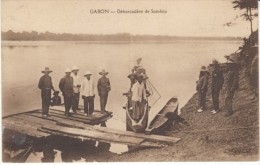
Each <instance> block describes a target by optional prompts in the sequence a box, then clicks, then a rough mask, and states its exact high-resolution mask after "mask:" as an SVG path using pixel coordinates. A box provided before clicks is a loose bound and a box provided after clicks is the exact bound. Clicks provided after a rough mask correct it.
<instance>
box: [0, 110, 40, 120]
mask: <svg viewBox="0 0 260 165" xmlns="http://www.w3.org/2000/svg"><path fill="white" fill-rule="evenodd" d="M36 111H41V110H40V109H36V110H32V111H26V112H21V113H16V114H12V115H7V116H4V117H2V119H5V118H8V117H12V116H16V115H19V114H25V113H31V112H36Z"/></svg>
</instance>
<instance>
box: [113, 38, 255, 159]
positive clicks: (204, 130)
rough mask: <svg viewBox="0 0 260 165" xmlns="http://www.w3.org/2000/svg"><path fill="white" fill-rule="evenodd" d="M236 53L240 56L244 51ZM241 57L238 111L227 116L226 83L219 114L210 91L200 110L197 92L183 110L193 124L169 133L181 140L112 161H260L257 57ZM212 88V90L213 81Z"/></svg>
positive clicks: (248, 52) (235, 101)
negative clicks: (254, 71)
mask: <svg viewBox="0 0 260 165" xmlns="http://www.w3.org/2000/svg"><path fill="white" fill-rule="evenodd" d="M256 35H257V34H256ZM242 51H246V54H245V58H248V57H249V59H250V57H251V56H253V55H252V54H253V53H256V52H254V51H252V48H249V49H248V48H246V47H245V46H244V47H243V48H242ZM233 56H240V54H236V55H233ZM256 56H258V54H257V55H256ZM237 58H238V59H239V63H240V64H241V68H240V70H239V89H238V90H237V92H236V93H235V96H234V99H233V106H234V111H235V112H234V114H233V115H232V116H229V117H225V109H224V99H225V92H226V91H225V86H224V87H223V89H222V91H221V94H220V109H221V111H220V112H219V113H217V114H215V115H213V114H212V113H211V112H210V110H212V109H213V105H212V100H211V92H210V90H208V93H207V100H208V102H207V111H205V112H203V113H198V112H197V109H198V106H197V102H198V95H197V93H196V94H194V95H193V96H192V98H191V99H190V100H189V101H188V103H187V104H186V105H185V106H184V107H183V108H182V109H181V112H182V114H181V117H182V118H184V119H185V120H186V122H188V124H189V126H187V125H184V124H182V123H175V124H174V126H173V127H172V129H171V130H170V131H168V132H167V133H166V134H167V135H168V136H174V137H179V138H182V140H181V141H180V142H178V143H177V144H175V145H172V146H167V147H165V148H161V149H146V150H139V151H136V152H129V153H125V154H122V155H119V156H116V157H113V158H112V160H111V159H109V160H108V161H129V162H136V161H147V162H151V161H155V162H157V161H257V160H258V159H259V118H258V116H259V110H258V107H259V106H258V92H257V91H258V88H257V87H256V86H254V85H253V84H254V83H252V75H251V74H252V72H251V71H252V66H251V62H252V61H253V59H254V58H251V60H249V61H247V62H248V64H249V65H247V64H245V58H243V57H242V58H241V57H237ZM253 69H255V68H253ZM250 73H251V74H250ZM257 74H258V73H257ZM250 75H251V76H250ZM224 76H225V78H226V76H227V72H224ZM194 86H195V84H194ZM208 88H209V89H210V84H209V87H208Z"/></svg>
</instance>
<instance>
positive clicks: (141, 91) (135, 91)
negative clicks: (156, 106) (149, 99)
mask: <svg viewBox="0 0 260 165" xmlns="http://www.w3.org/2000/svg"><path fill="white" fill-rule="evenodd" d="M142 98H143V99H145V100H146V92H145V88H144V83H143V82H142V83H141V84H140V83H139V82H138V81H137V82H136V83H135V84H134V85H133V87H132V101H140V102H141V101H142Z"/></svg>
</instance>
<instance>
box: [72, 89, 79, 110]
mask: <svg viewBox="0 0 260 165" xmlns="http://www.w3.org/2000/svg"><path fill="white" fill-rule="evenodd" d="M79 95H80V93H74V94H73V99H72V110H73V111H76V110H77V109H79Z"/></svg>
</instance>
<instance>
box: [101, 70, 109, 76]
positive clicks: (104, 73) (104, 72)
mask: <svg viewBox="0 0 260 165" xmlns="http://www.w3.org/2000/svg"><path fill="white" fill-rule="evenodd" d="M99 74H100V75H107V74H108V72H106V70H105V69H102V71H101V72H99Z"/></svg>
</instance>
